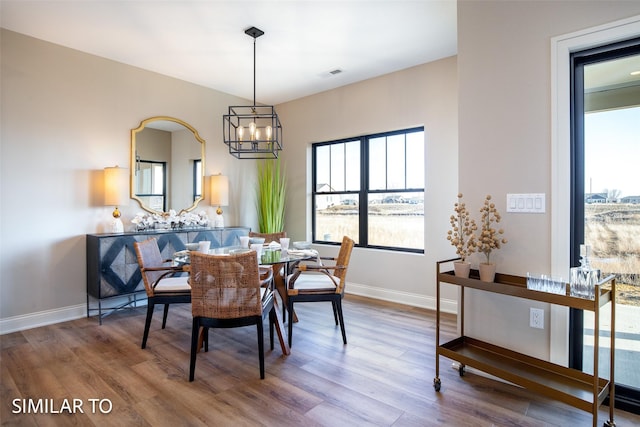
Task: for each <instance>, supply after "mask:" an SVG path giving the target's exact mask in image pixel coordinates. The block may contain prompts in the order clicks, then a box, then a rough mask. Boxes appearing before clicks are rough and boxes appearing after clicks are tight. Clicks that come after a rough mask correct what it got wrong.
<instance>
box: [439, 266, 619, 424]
mask: <svg viewBox="0 0 640 427" xmlns="http://www.w3.org/2000/svg"><path fill="white" fill-rule="evenodd" d="M457 260H458V258H454V259H449V260H444V261H439V262H437V263H436V376H435V378H434V380H433V386H434V388H435V390H436V392H439V391H440V387H441V381H440V377H439V375H440V363H439V362H440V356H444V357H447V358H449V359H451V360H454V361H457V362H459V363H460V367H459V374H460V375H461V376H462V375H463V374H464V368H465V365H468V366H471V367H473V368H476V369H478V370H480V371H483V372H486V373H488V374H490V375H493V376H496V377H499V378H502V379H504V380H506V381H509V382H511V383H514V384H517V385H519V386H522V387H525V388H527V389H529V390H532V391H534V392H537V393H540V394H542V395H544V396H547V397H549V398H552V399H555V400H558V401H560V402H564V403H566V404H568V405H571V406H573V407H576V408H578V409H582V410H584V411H587V412H590V413H591V414H592V417H593V426H594V427H596V425H597V422H598V408H599V407H600V405H601V404H602V403H603V402H604V400H605V399H606V398H607V397H609V420H607V421H606V422H605V423H604V425H605V426H608V427H612V426H615V422H614V406H615V405H614V396H615V394H614V389H615V387H614V355H615V346H614V345H615V298H614V297H613V296H614V295H615V278H614V276H609V277H607V278H605V279H603V280H602V281H600V283H599V284H598V286H597V292H596V293H595V298H594V299H593V300H588V299H583V298H577V297H572V296H570V292H569V284H565V285H566V292H565V294H564V295H558V294H552V293H548V292H540V291H534V290H530V289H527V283H526V278H525V277H521V276H511V275H507V274H499V273H498V274H496V278H495V281H494V282H483V281H481V280H479V274H478V271H477V270H472V271H471V275H470V277H469V278H461V277H456V276H455V275H454V273H453V271H443V270H442V267H443V264H446V263H452V262H453V261H457ZM441 283H449V284H452V285H457V286H459V287H460V301H459V304H460V305H459V309H458V312H459V314H458V316H459V317H460V318H459V320H460V322H459V324H460V336H459V337H458V338H455V339H453V340H451V341H449V342H446V343H443V344H441V343H440V296H441V294H440V285H441ZM607 284H610V288H606V289H605V287H604V285H607ZM465 288H471V289H477V290H481V291H486V292H492V293H495V294H501V295H509V296H512V297H516V298H522V299H527V300H532V301H540V302H545V303H549V304H556V305H560V306H564V307H570V308H576V309H580V310H588V311H592V312H593V313H594V351H593V371H594V373H593V375H590V374H587V373H584V372H582V371H579V370H576V369H572V368H567V367H564V366H561V365H557V364H554V363H551V362H548V361H545V360H541V359H537V358H534V357H531V356H528V355H525V354H522V353H518V352H515V351H512V350H509V349H506V348H503V347H499V346H496V345H493V344H490V343H488V342H484V341H481V340H478V339H475V338H471V337H468V336H466V335H465V333H464V291H465ZM607 303H611V334H610V340H611V347H610V365H609V366H610V372H609V379H608V380H607V379H603V378H599V376H598V362H599V360H598V359H599V351H598V349H599V345H600V337H599V335H600V308H601V307H602V306H604V305H605V304H607Z"/></svg>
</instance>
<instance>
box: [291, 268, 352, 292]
mask: <svg viewBox="0 0 640 427" xmlns="http://www.w3.org/2000/svg"><path fill="white" fill-rule="evenodd" d="M289 278H291V276H289ZM332 279H333V281H332ZM335 283H340V278H339V277H336V276H331V278H330V277H329V276H327V275H326V274H322V273H310V272H305V273H302V274H301V275H299V276H298V278H297V279H296V281H295V282H294V288H295V289H297V290H298V291H299V293H305V292H323V291H324V292H335V291H336V285H335Z"/></svg>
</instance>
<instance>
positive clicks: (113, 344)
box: [0, 296, 640, 426]
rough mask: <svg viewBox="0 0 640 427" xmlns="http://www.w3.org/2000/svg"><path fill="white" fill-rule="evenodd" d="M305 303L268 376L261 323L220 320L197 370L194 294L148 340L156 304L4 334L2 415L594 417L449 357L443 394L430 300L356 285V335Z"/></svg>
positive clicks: (335, 419)
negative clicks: (368, 294) (360, 293)
mask: <svg viewBox="0 0 640 427" xmlns="http://www.w3.org/2000/svg"><path fill="white" fill-rule="evenodd" d="M296 311H297V313H298V317H299V319H300V322H299V323H296V324H295V325H294V335H293V347H292V349H291V355H290V356H288V357H284V356H282V353H281V351H280V348H279V346H278V345H277V343H276V346H275V348H274V350H273V351H268V350H267V352H266V355H265V364H266V378H265V379H264V380H260V376H259V369H258V354H257V346H256V331H255V327H246V328H235V329H223V330H212V331H211V335H210V348H209V352H208V353H203V352H201V353H199V354H198V357H197V364H196V373H195V381H194V382H192V383H190V382H188V380H187V376H188V371H189V346H190V335H191V312H190V306H188V305H183V306H172V308H171V310H170V312H169V319H168V321H167V328H166V329H165V330H161V329H160V323H161V317H162V316H161V310H160V309H159V308H158V309H157V310H156V313H155V316H154V319H153V323H152V326H151V332H150V335H149V341H148V342H147V348H146V349H145V350H142V349H140V340H141V337H142V331H143V327H144V313H145V308H137V309H134V310H128V311H121V312H119V313H115V314H113V315H111V316H109V317H107V318H105V320H104V322H103V325H102V326H99V325H98V322H97V320H96V319H95V318H91V319H86V318H85V319H78V320H75V321H71V322H66V323H60V324H56V325H51V326H45V327H41V328H36V329H31V330H26V331H22V332H16V333H12V334H6V335H3V336H1V337H0V340H1V345H2V354H1V359H0V365H1V371H2V374H1V378H2V385H1V394H2V402H1V406H0V419H1V421H2V425H19V426H31V425H34V426H35V425H37V426H49V425H55V426H61V425H82V426H87V425H100V426H104V425H114V426H123V425H140V426H145V425H149V426H164V425H167V426H181V425H194V426H205V425H206V426H212V425H216V426H218V425H219V426H228V425H233V426H256V425H267V426H272V425H273V426H275V425H278V426H302V425H304V426H316V425H317V426H342V425H355V426H367V425H371V426H436V425H437V426H591V417H590V414H588V413H586V412H583V411H580V410H577V409H574V408H572V407H569V406H567V405H564V404H561V403H557V402H553V401H550V400H547V399H544V398H542V397H539V396H537V395H535V394H533V393H530V392H528V391H526V390H523V389H520V388H518V387H514V386H511V385H508V384H504V383H502V382H498V381H495V380H491V379H488V378H485V377H484V376H481V375H478V374H477V373H474V372H467V373H466V374H465V376H463V377H460V376H459V375H458V372H457V370H454V369H450V368H449V366H451V362H450V361H447V360H446V359H441V375H440V377H441V379H442V390H441V392H440V393H436V392H435V391H434V389H433V386H432V381H433V377H434V375H435V369H434V354H435V352H434V345H435V344H434V340H435V324H434V321H435V313H434V312H432V311H428V310H423V309H417V308H412V307H407V306H401V305H396V304H390V303H384V302H379V301H375V300H369V299H365V298H359V297H353V296H347V297H346V298H345V302H344V312H345V321H346V329H347V339H348V340H349V344H347V345H346V346H344V345H343V344H342V339H341V335H340V330H339V328H337V327H336V326H335V325H334V323H333V314H332V312H331V306H330V304H328V303H327V304H323V303H313V304H298V305H296ZM443 328H444V331H445V332H447V331H448V332H449V333H450V334H453V333H454V332H455V317H454V316H450V315H446V316H445V324H444V326H443ZM265 337H266V338H267V339H266V341H267V343H268V334H265ZM266 348H267V349H268V345H267V347H266ZM14 399H32V402H33V403H37V399H46V403H47V404H49V405H50V407H51V406H53V408H54V409H55V410H56V411H60V409H61V405H64V404H65V399H66V402H67V403H68V404H69V408H70V409H65V408H64V407H63V408H62V409H64V410H62V411H60V412H62V413H53V414H52V413H49V414H33V413H24V412H27V410H28V409H29V407H28V405H27V404H26V403H25V401H24V400H18V401H16V402H15V403H14ZM73 399H79V400H78V401H77V402H75V403H76V404H77V405H76V409H77V410H76V411H75V413H72V412H73V411H72V410H71V409H73V403H74V401H73ZM90 399H97V400H93V401H92V400H90ZM92 402H95V403H96V408H95V411H93V410H92ZM98 402H100V403H101V404H102V409H103V410H104V411H105V412H108V410H109V404H111V410H110V412H109V413H105V414H103V413H101V412H100V410H99V409H100V405H98ZM40 403H41V404H42V405H44V403H45V402H43V401H41V402H40ZM80 405H82V406H80ZM41 408H42V407H41ZM78 408H79V410H78ZM81 410H82V412H81ZM607 411H608V408H606V407H602V408H601V410H600V414H599V420H598V421H599V425H602V423H603V422H604V421H606V420H607V418H608V412H607ZM13 412H19V413H13ZM94 412H95V413H94ZM615 421H616V423H617V425H618V426H631V425H640V416H637V415H633V414H629V413H625V412H622V411H616V420H615Z"/></svg>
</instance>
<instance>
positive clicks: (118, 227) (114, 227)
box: [111, 218, 124, 233]
mask: <svg viewBox="0 0 640 427" xmlns="http://www.w3.org/2000/svg"><path fill="white" fill-rule="evenodd" d="M111 232H112V233H124V224H123V223H122V220H121V219H120V218H113V220H112V221H111Z"/></svg>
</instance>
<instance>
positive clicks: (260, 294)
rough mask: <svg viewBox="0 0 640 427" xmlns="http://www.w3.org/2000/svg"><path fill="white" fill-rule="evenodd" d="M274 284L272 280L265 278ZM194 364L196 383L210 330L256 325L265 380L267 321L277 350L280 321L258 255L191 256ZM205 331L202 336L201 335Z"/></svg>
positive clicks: (190, 374) (191, 370) (194, 254)
mask: <svg viewBox="0 0 640 427" xmlns="http://www.w3.org/2000/svg"><path fill="white" fill-rule="evenodd" d="M265 280H271V277H270V276H269V277H267V278H265ZM190 283H191V312H192V315H193V328H192V330H191V360H190V366H189V381H193V379H194V376H195V369H196V355H197V353H198V347H199V342H200V334H201V333H203V334H204V337H203V341H204V344H205V352H206V351H208V350H209V337H208V335H209V328H234V327H240V326H248V325H256V327H257V330H258V357H259V360H260V378H262V379H264V333H263V319H264V317H265V316H267V315H268V316H269V337H270V342H271V349H272V350H273V325H274V322H275V321H276V317H275V316H276V312H275V308H274V304H273V301H274V296H273V291H272V290H271V288H270V287H268V286H263V284H264V283H263V282H262V281H261V280H260V273H259V271H258V260H257V258H256V253H255V252H254V251H246V252H242V253H234V254H229V255H208V254H202V253H192V254H191V280H190ZM201 331H202V332H201Z"/></svg>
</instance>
